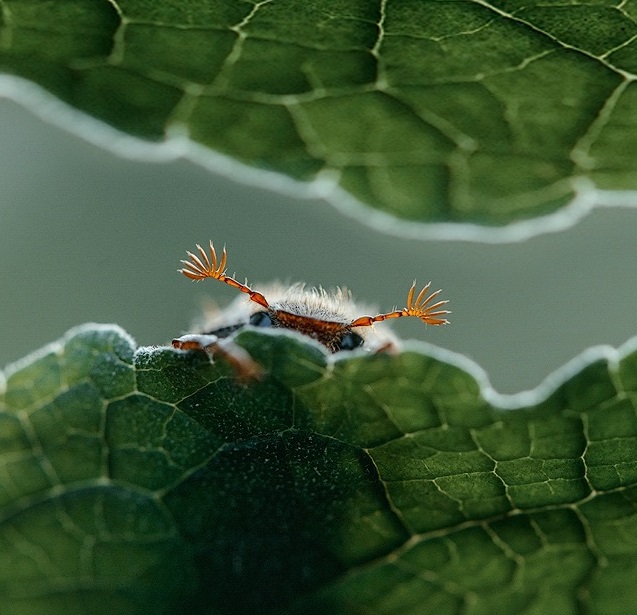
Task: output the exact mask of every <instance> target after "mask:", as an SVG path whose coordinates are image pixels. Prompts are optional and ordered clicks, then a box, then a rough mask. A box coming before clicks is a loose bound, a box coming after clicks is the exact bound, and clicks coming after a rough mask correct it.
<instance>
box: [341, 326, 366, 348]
mask: <svg viewBox="0 0 637 615" xmlns="http://www.w3.org/2000/svg"><path fill="white" fill-rule="evenodd" d="M363 341H364V340H363V338H362V337H361V336H360V335H358V333H354V332H353V331H348V332H347V333H346V334H345V335H344V336H343V337H342V338H341V341H340V342H339V344H338V349H339V350H354V348H359V347H360V346H362V345H363Z"/></svg>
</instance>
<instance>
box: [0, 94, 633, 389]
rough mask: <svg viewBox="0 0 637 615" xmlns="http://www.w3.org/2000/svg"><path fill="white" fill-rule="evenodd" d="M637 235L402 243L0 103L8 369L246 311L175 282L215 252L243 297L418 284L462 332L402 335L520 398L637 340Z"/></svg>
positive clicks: (1, 356)
mask: <svg viewBox="0 0 637 615" xmlns="http://www.w3.org/2000/svg"><path fill="white" fill-rule="evenodd" d="M636 229H637V211H635V210H627V209H601V210H597V211H595V212H594V213H593V214H592V215H590V216H588V217H587V218H585V219H584V221H582V222H580V223H579V224H578V225H576V226H575V227H574V228H572V229H571V230H569V231H566V232H562V233H556V234H549V235H545V236H541V237H536V238H533V239H530V240H527V241H525V242H522V243H515V244H500V245H488V244H480V243H472V242H457V241H444V242H439V241H426V242H425V241H423V242H421V241H415V240H405V239H401V238H398V237H394V236H390V235H383V234H380V233H378V232H376V231H373V230H370V229H369V228H368V227H366V226H364V225H362V224H359V223H357V222H356V221H354V220H352V219H350V218H346V217H344V216H343V215H342V214H340V213H339V212H337V211H336V210H335V209H334V208H332V207H331V206H330V205H328V204H326V203H323V202H320V201H318V200H317V201H311V200H303V199H299V198H295V197H291V196H286V195H281V194H276V193H273V192H269V191H266V190H262V189H258V188H255V187H252V186H247V185H242V184H241V183H238V182H237V181H234V180H232V179H228V178H226V177H220V176H218V175H213V174H211V173H210V172H208V171H206V170H205V169H202V168H200V167H198V166H197V165H195V164H193V163H191V162H188V161H185V160H177V161H172V162H168V163H150V162H139V161H132V160H127V159H123V158H119V157H117V156H115V155H113V154H111V153H109V152H107V151H104V150H102V149H99V148H98V147H96V146H94V145H92V144H90V143H87V142H85V141H83V140H82V139H80V138H78V137H76V136H74V135H71V134H68V133H66V132H64V131H62V130H60V129H59V128H57V127H55V126H52V125H50V124H47V123H45V122H43V121H42V120H41V119H40V118H38V117H36V116H34V115H33V114H31V113H30V112H29V111H27V110H25V109H23V108H21V107H20V106H18V105H17V104H16V103H14V102H11V101H9V100H6V99H0V339H1V340H2V343H1V344H0V365H6V364H7V363H10V362H13V361H15V360H17V359H19V358H21V357H23V356H24V355H26V354H27V353H29V352H30V351H32V350H35V349H37V348H39V347H40V346H43V345H44V344H46V343H48V342H50V341H53V340H55V339H56V338H58V337H59V336H60V335H62V334H63V333H64V332H65V331H66V330H67V329H69V328H70V327H72V326H74V325H77V324H80V323H84V322H89V321H92V322H109V323H110V322H112V323H117V324H119V325H121V326H122V327H124V328H125V329H126V330H127V331H128V332H129V333H130V334H131V335H133V337H135V339H136V340H137V342H138V344H140V345H150V344H153V345H154V344H164V343H166V342H167V341H169V340H170V339H171V337H173V336H174V335H176V334H180V333H182V332H183V331H186V330H187V329H188V325H189V323H190V322H191V321H192V319H193V318H194V317H195V316H196V315H197V314H198V311H199V309H200V306H201V303H202V301H203V298H204V297H205V296H207V295H208V296H211V297H214V299H215V300H216V301H217V302H218V303H220V304H222V305H223V304H225V303H226V302H228V301H230V300H231V299H232V298H234V297H235V296H236V291H233V289H231V288H229V287H226V286H225V285H223V284H219V283H213V282H204V283H201V284H194V283H190V282H189V281H188V280H186V279H185V278H184V277H183V276H180V275H179V274H177V273H176V269H177V268H178V266H179V260H180V259H181V258H183V257H184V256H185V250H187V249H192V248H193V247H194V244H195V243H196V242H199V243H202V242H207V241H208V239H213V240H214V241H215V244H216V245H218V246H219V247H221V246H222V245H223V244H224V243H225V244H226V245H227V247H228V251H229V264H228V269H229V270H230V272H234V271H236V272H237V276H238V277H239V279H243V278H244V277H248V279H249V280H250V281H251V282H259V281H268V280H271V279H282V280H291V281H297V280H302V281H305V282H308V283H309V284H312V285H318V284H321V285H323V286H326V287H330V286H335V285H344V286H347V287H348V288H350V289H351V290H352V291H353V293H354V295H355V297H356V298H357V299H359V300H361V301H364V302H366V303H371V304H374V305H376V306H377V307H378V308H380V309H382V310H389V309H391V308H392V307H394V306H398V307H402V305H403V303H404V300H405V295H406V292H407V290H408V288H409V286H410V284H411V282H412V280H413V279H414V278H417V279H418V281H419V282H421V283H425V282H427V281H429V280H432V281H433V286H434V287H436V288H439V287H442V288H443V289H444V297H445V298H448V299H449V300H450V305H449V307H450V309H451V310H452V311H453V314H452V315H451V320H452V324H451V325H450V326H448V327H439V328H434V327H424V326H423V325H422V324H421V323H420V322H419V321H417V320H416V319H403V320H400V321H394V322H395V325H394V326H393V328H394V330H396V331H397V332H398V334H399V335H400V336H402V337H405V338H414V339H421V340H426V341H429V342H431V343H434V344H436V345H438V346H441V347H444V348H447V349H450V350H453V351H456V352H459V353H463V354H465V355H467V356H468V357H470V358H472V359H473V360H475V361H476V362H477V363H479V364H480V365H481V366H482V367H483V368H484V369H485V370H486V371H487V373H488V375H489V378H490V380H491V382H492V384H493V385H494V387H495V388H496V389H497V390H499V391H500V392H504V393H514V392H517V391H520V390H524V389H529V388H533V387H535V386H536V385H538V384H539V383H540V382H541V381H542V379H544V378H545V377H546V376H547V375H548V374H549V373H550V372H551V371H552V370H554V369H555V368H557V367H559V366H560V365H562V364H563V363H565V362H566V361H568V360H570V359H571V358H573V357H574V356H575V355H576V354H577V353H579V352H581V351H582V350H584V349H585V348H587V347H589V346H591V345H594V344H611V345H614V346H616V345H619V344H621V343H623V342H624V341H626V340H627V339H628V338H630V337H632V336H633V335H635V334H637V325H636V324H635V321H636V318H635V314H636V313H637V292H636V291H635V278H636V273H635V272H636V270H637V268H636V265H637V250H636V249H635V239H634V237H635V234H636ZM378 326H383V325H378Z"/></svg>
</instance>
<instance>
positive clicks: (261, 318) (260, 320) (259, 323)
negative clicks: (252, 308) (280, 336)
mask: <svg viewBox="0 0 637 615" xmlns="http://www.w3.org/2000/svg"><path fill="white" fill-rule="evenodd" d="M250 324H251V325H252V326H253V327H271V326H272V319H271V318H270V314H268V313H267V312H255V313H254V314H252V316H250Z"/></svg>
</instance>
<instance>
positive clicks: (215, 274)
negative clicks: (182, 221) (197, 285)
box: [179, 241, 270, 308]
mask: <svg viewBox="0 0 637 615" xmlns="http://www.w3.org/2000/svg"><path fill="white" fill-rule="evenodd" d="M197 251H198V252H199V256H197V255H196V254H193V253H192V252H187V254H188V256H189V257H190V260H189V261H181V262H182V263H183V264H184V265H185V267H184V268H183V269H179V273H183V274H184V275H185V276H186V277H187V278H190V279H191V280H195V281H196V282H200V281H201V280H205V279H206V278H212V279H214V280H219V281H220V282H225V283H226V284H229V285H230V286H232V287H233V288H237V289H238V290H240V291H241V292H242V293H246V294H248V295H250V299H251V300H252V301H254V302H255V303H258V304H259V305H262V306H263V307H265V308H267V307H270V306H269V304H268V302H267V300H266V298H265V297H264V296H263V295H262V294H261V293H259V292H257V291H255V290H252V289H251V288H250V287H249V286H248V285H247V284H241V282H237V280H235V279H234V278H231V277H230V276H227V275H226V272H225V269H226V261H227V260H228V255H227V253H226V249H225V247H224V248H223V252H222V253H221V261H220V262H219V261H218V260H217V252H216V250H215V247H214V246H213V245H212V241H211V242H210V257H208V254H207V253H206V251H205V250H204V249H203V248H202V247H201V246H200V245H199V244H197Z"/></svg>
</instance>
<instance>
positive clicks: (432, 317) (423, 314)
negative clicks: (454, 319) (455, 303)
mask: <svg viewBox="0 0 637 615" xmlns="http://www.w3.org/2000/svg"><path fill="white" fill-rule="evenodd" d="M429 286H431V282H429V283H428V284H426V285H425V287H424V288H423V289H422V290H421V291H420V292H419V293H418V296H417V297H416V299H415V300H414V293H415V291H416V282H415V281H414V283H413V284H412V285H411V288H410V289H409V293H408V294H407V307H406V308H403V309H402V310H395V311H393V312H388V313H387V314H378V315H377V316H361V317H360V318H357V319H356V320H354V321H352V322H351V323H350V327H369V326H370V325H373V324H374V323H375V322H381V321H383V320H387V319H389V318H401V317H402V316H415V317H416V318H420V320H422V321H423V322H424V323H425V324H428V325H448V324H449V321H448V320H447V319H446V318H441V316H444V315H445V314H449V313H450V312H449V310H441V309H440V308H441V307H442V306H443V305H445V304H446V303H448V301H446V300H444V301H437V302H436V303H431V302H432V301H433V300H434V299H435V298H436V297H437V296H438V295H439V294H440V292H441V290H437V291H435V292H433V293H431V294H430V295H428V296H427V290H429Z"/></svg>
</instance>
